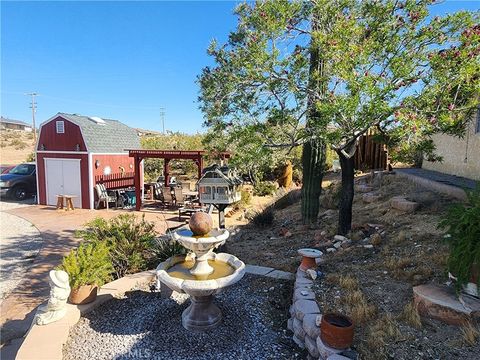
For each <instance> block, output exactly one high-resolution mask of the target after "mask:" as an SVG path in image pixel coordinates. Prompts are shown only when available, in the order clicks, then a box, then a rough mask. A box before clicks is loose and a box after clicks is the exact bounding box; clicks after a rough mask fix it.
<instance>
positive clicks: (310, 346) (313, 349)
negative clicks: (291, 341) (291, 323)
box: [305, 335, 320, 359]
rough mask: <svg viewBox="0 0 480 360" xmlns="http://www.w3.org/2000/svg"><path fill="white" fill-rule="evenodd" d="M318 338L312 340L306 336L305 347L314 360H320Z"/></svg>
mask: <svg viewBox="0 0 480 360" xmlns="http://www.w3.org/2000/svg"><path fill="white" fill-rule="evenodd" d="M316 338H317V337H316V336H315V337H314V338H311V337H310V336H309V335H307V336H305V347H306V348H307V350H308V353H309V354H310V355H311V356H312V357H313V358H315V359H318V357H319V356H320V353H319V352H318V348H317V341H316Z"/></svg>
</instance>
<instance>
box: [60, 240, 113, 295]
mask: <svg viewBox="0 0 480 360" xmlns="http://www.w3.org/2000/svg"><path fill="white" fill-rule="evenodd" d="M59 269H60V270H63V271H66V272H67V273H68V276H69V278H70V287H71V288H72V289H76V288H78V287H80V286H82V285H94V284H95V285H98V286H102V285H103V284H104V283H105V282H107V281H109V280H110V279H111V274H112V272H113V266H112V263H111V260H110V256H109V251H108V246H107V244H106V243H105V242H89V243H82V244H81V245H80V246H79V247H78V249H74V250H72V251H70V253H69V254H68V255H67V256H65V257H64V258H63V261H62V265H60V266H59Z"/></svg>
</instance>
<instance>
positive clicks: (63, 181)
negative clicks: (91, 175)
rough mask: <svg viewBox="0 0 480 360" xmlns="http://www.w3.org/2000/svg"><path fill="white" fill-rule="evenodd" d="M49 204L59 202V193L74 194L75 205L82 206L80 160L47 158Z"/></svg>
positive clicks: (46, 174)
mask: <svg viewBox="0 0 480 360" xmlns="http://www.w3.org/2000/svg"><path fill="white" fill-rule="evenodd" d="M45 181H46V187H47V205H56V204H57V195H73V196H75V197H74V198H73V199H72V200H73V205H74V206H75V207H81V205H82V188H81V179H80V160H78V159H45Z"/></svg>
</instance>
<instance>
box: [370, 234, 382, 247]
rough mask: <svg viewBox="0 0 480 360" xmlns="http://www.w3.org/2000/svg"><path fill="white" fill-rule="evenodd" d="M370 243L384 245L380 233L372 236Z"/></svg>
mask: <svg viewBox="0 0 480 360" xmlns="http://www.w3.org/2000/svg"><path fill="white" fill-rule="evenodd" d="M370 242H371V243H372V245H375V246H378V245H380V244H381V243H382V236H381V235H380V234H379V233H375V234H372V235H371V236H370Z"/></svg>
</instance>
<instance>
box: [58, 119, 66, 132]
mask: <svg viewBox="0 0 480 360" xmlns="http://www.w3.org/2000/svg"><path fill="white" fill-rule="evenodd" d="M56 125H57V134H64V133H65V122H64V121H57V123H56Z"/></svg>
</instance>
